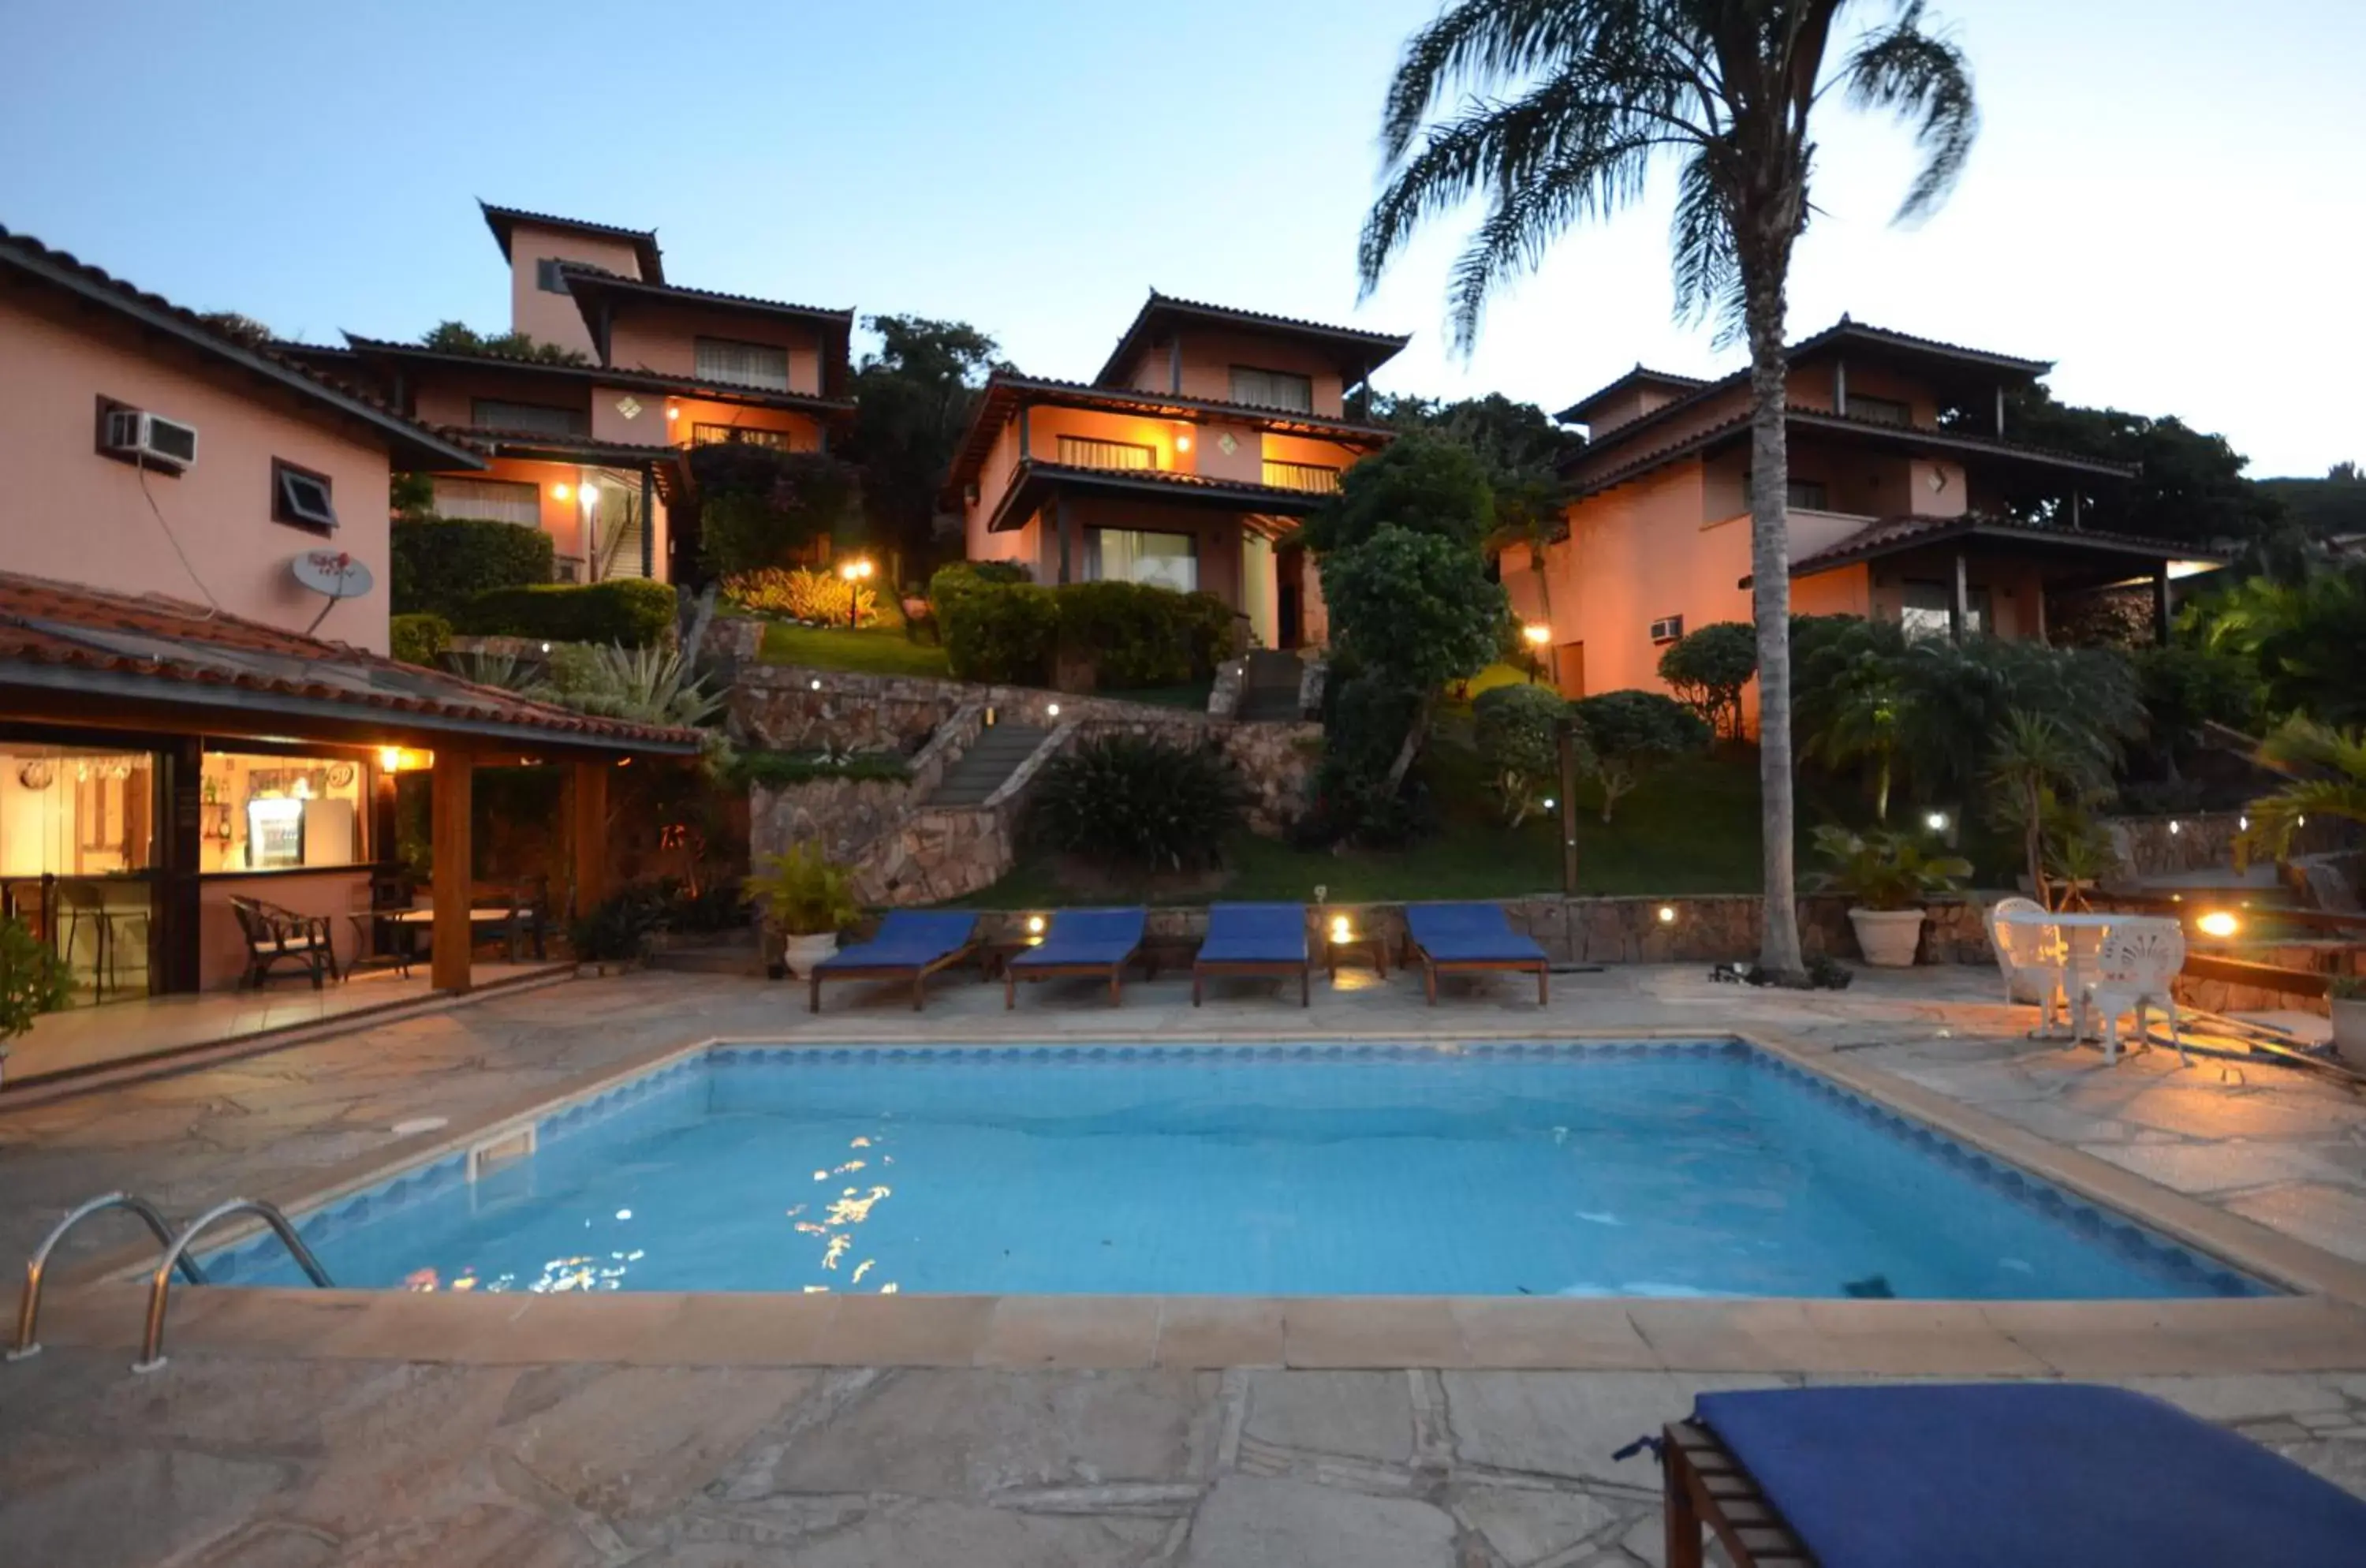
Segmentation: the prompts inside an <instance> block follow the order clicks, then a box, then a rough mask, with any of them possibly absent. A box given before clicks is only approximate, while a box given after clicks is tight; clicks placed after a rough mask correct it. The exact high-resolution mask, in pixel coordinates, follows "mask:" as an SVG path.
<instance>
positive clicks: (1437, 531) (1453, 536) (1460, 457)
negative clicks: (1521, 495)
mask: <svg viewBox="0 0 2366 1568" xmlns="http://www.w3.org/2000/svg"><path fill="white" fill-rule="evenodd" d="M1494 524H1495V498H1494V492H1493V490H1492V489H1491V488H1490V487H1489V485H1488V482H1487V469H1486V468H1485V466H1484V465H1483V464H1482V463H1481V462H1480V460H1479V459H1478V457H1476V456H1474V455H1473V454H1472V452H1471V450H1470V447H1468V446H1464V445H1463V444H1461V443H1459V442H1457V441H1452V440H1448V439H1446V438H1443V437H1441V436H1437V435H1432V434H1426V433H1419V432H1416V433H1414V434H1406V435H1404V436H1403V437H1401V438H1399V439H1398V440H1397V441H1396V442H1394V443H1393V444H1392V445H1391V446H1388V447H1386V448H1385V449H1383V450H1382V451H1380V452H1378V453H1375V454H1374V455H1372V456H1371V457H1366V458H1365V459H1364V460H1363V461H1361V462H1359V463H1358V464H1356V465H1355V466H1354V467H1353V468H1349V469H1348V470H1347V471H1346V473H1345V474H1343V475H1341V476H1340V479H1339V492H1338V493H1337V494H1336V495H1335V496H1333V497H1332V498H1331V499H1330V500H1329V501H1327V502H1324V505H1323V507H1322V509H1321V510H1320V511H1318V512H1317V513H1315V514H1314V515H1313V516H1312V517H1310V518H1308V519H1307V520H1306V525H1305V527H1304V528H1303V529H1301V539H1302V541H1303V542H1304V543H1305V545H1306V547H1308V548H1310V549H1314V550H1322V551H1330V550H1343V549H1348V548H1352V547H1355V546H1357V545H1360V544H1363V543H1365V542H1366V541H1367V540H1369V539H1370V538H1371V536H1373V535H1374V534H1376V533H1378V532H1379V531H1380V529H1381V528H1383V527H1396V528H1405V529H1410V530H1411V531H1413V532H1414V533H1416V534H1434V535H1437V536H1440V537H1443V538H1446V539H1449V540H1451V541H1453V542H1454V543H1456V544H1458V545H1462V546H1465V547H1469V548H1470V549H1472V550H1474V551H1475V550H1476V549H1477V548H1478V547H1479V541H1480V540H1481V539H1482V538H1484V537H1486V536H1487V531H1488V530H1489V529H1490V528H1492V527H1493V526H1494Z"/></svg>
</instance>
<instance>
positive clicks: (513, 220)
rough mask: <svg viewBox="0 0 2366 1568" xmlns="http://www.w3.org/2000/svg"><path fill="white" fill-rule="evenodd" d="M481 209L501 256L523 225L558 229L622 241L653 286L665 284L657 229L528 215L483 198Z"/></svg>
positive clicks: (515, 208)
mask: <svg viewBox="0 0 2366 1568" xmlns="http://www.w3.org/2000/svg"><path fill="white" fill-rule="evenodd" d="M477 209H478V210H479V212H482V213H483V214H484V215H485V227H487V228H488V229H490V230H491V231H493V238H494V240H496V241H497V242H499V243H500V244H501V254H502V256H503V257H504V258H506V257H507V256H508V255H509V254H510V230H511V229H512V228H513V226H514V225H516V224H519V223H531V224H534V225H535V226H536V227H537V228H542V229H558V230H561V231H565V232H568V233H572V234H590V235H593V236H595V237H597V238H599V239H603V240H622V241H624V242H625V243H627V244H629V245H631V246H632V247H633V254H634V255H635V256H637V258H638V259H639V261H640V264H641V274H642V276H645V277H647V278H648V280H649V281H650V282H652V283H663V282H664V281H665V253H664V252H663V251H661V250H659V248H658V231H656V230H655V229H620V228H618V227H617V226H616V225H614V224H613V223H586V222H585V221H584V220H581V219H580V218H561V217H559V216H558V215H557V214H556V213H550V212H528V211H527V210H526V209H524V208H522V207H495V206H493V205H492V204H491V203H490V202H489V201H486V200H484V199H483V198H481V197H479V199H478V202H477Z"/></svg>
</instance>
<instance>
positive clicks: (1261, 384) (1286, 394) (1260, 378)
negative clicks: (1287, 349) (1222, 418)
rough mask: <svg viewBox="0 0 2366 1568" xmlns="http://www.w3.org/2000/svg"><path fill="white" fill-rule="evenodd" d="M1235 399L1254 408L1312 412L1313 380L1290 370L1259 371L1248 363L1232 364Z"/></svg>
mask: <svg viewBox="0 0 2366 1568" xmlns="http://www.w3.org/2000/svg"><path fill="white" fill-rule="evenodd" d="M1233 401H1234V402H1236V403H1247V404H1249V405H1251V406H1252V407H1255V408H1261V409H1289V410H1290V411H1291V412H1296V413H1313V412H1314V383H1313V381H1311V380H1309V379H1308V378H1305V377H1303V376H1293V375H1291V374H1290V372H1289V371H1287V370H1259V369H1256V368H1255V367H1251V366H1247V365H1235V366H1234V367H1233Z"/></svg>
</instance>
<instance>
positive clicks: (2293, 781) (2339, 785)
mask: <svg viewBox="0 0 2366 1568" xmlns="http://www.w3.org/2000/svg"><path fill="white" fill-rule="evenodd" d="M2259 761H2260V762H2261V763H2262V764H2263V765H2265V766H2267V767H2270V768H2272V769H2274V770H2275V771H2276V772H2278V773H2282V774H2284V775H2286V777H2287V778H2288V779H2289V781H2290V782H2289V783H2287V784H2284V785H2283V787H2282V788H2281V789H2278V790H2277V791H2276V792H2275V793H2274V794H2273V795H2262V796H2260V797H2259V799H2257V800H2255V801H2253V802H2251V805H2250V812H2249V815H2250V818H2251V822H2250V826H2249V827H2248V829H2245V830H2244V833H2243V835H2242V837H2241V838H2239V839H2237V840H2235V855H2236V863H2237V864H2238V865H2241V864H2248V863H2249V860H2250V857H2251V856H2252V855H2254V854H2256V853H2259V852H2261V851H2265V852H2267V853H2269V854H2270V855H2273V856H2274V857H2275V858H2277V859H2278V860H2282V858H2283V856H2284V854H2285V852H2287V851H2289V850H2290V849H2291V848H2292V840H2293V832H2294V831H2295V830H2296V829H2299V828H2300V827H2301V825H2302V824H2303V823H2304V822H2305V821H2306V820H2307V819H2308V818H2309V817H2310V816H2311V815H2312V814H2314V815H2315V816H2316V817H2318V818H2344V819H2346V820H2349V821H2351V822H2366V731H2360V730H2355V729H2349V730H2342V729H2334V728H2328V727H2327V726H2325V725H2322V724H2318V723H2316V722H2315V720H2313V719H2310V718H2306V717H2304V716H2299V715H2294V716H2293V717H2291V718H2288V719H2286V720H2285V721H2284V722H2283V725H2282V728H2279V729H2277V730H2276V732H2275V733H2274V734H2272V735H2270V736H2269V737H2268V738H2267V739H2265V740H2264V741H2262V742H2260V744H2259Z"/></svg>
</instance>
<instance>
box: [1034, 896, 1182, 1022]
mask: <svg viewBox="0 0 2366 1568" xmlns="http://www.w3.org/2000/svg"><path fill="white" fill-rule="evenodd" d="M1146 919H1149V916H1148V915H1147V913H1146V912H1145V911H1144V910H1142V909H1139V908H1134V909H1063V910H1061V911H1059V912H1058V913H1057V914H1055V915H1053V917H1052V924H1051V929H1050V930H1049V931H1045V932H1044V933H1043V940H1042V942H1037V943H1036V944H1035V945H1034V946H1033V947H1031V948H1029V949H1028V950H1027V951H1026V952H1024V953H1020V954H1018V955H1017V956H1016V957H1014V958H1012V959H1011V961H1010V962H1009V963H1008V964H1004V965H1003V966H1002V1005H1003V1006H1004V1007H1005V1008H1006V1009H1007V1008H1015V1007H1017V1006H1018V1005H1019V982H1020V981H1021V980H1051V979H1057V978H1059V977H1061V976H1075V975H1091V976H1101V975H1106V976H1109V987H1110V1005H1111V1006H1113V1007H1116V1006H1122V1005H1123V1004H1124V1001H1125V991H1124V975H1125V966H1126V964H1129V963H1131V962H1132V959H1133V955H1134V954H1135V953H1138V952H1140V951H1141V950H1142V928H1143V923H1144V921H1145V920H1146Z"/></svg>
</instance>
